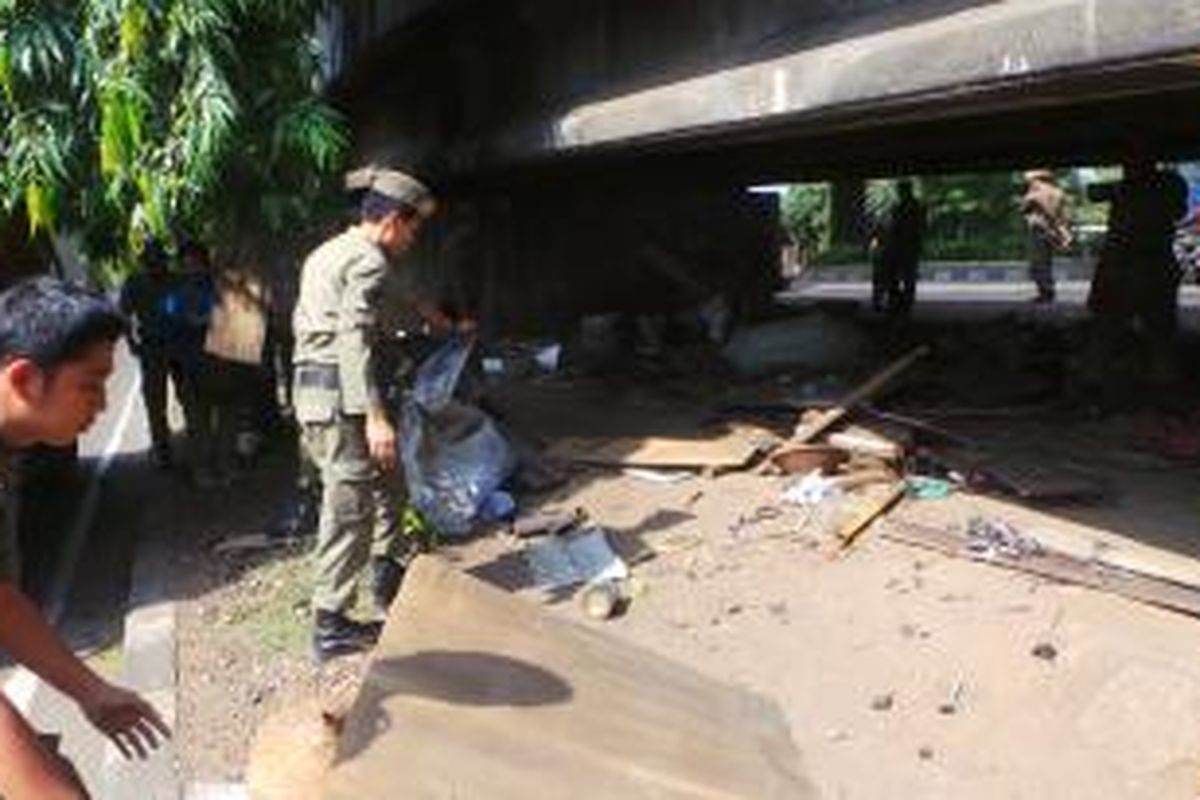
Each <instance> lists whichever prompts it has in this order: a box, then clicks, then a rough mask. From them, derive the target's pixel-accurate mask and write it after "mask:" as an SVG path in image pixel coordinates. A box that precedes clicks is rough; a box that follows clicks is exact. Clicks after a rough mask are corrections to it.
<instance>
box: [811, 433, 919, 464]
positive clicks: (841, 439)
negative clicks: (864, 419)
mask: <svg viewBox="0 0 1200 800" xmlns="http://www.w3.org/2000/svg"><path fill="white" fill-rule="evenodd" d="M829 444H831V445H832V446H834V447H836V448H839V449H841V450H844V451H846V452H848V453H854V454H857V455H865V456H874V457H875V458H882V459H884V460H885V461H899V460H900V459H901V458H903V457H904V446H903V445H902V444H901V443H900V442H896V441H893V440H892V439H889V438H888V437H886V436H884V435H882V434H879V433H876V432H875V431H872V430H869V429H867V428H863V427H861V426H857V425H854V426H851V427H850V428H847V429H846V430H844V431H839V432H837V433H831V434H830V435H829Z"/></svg>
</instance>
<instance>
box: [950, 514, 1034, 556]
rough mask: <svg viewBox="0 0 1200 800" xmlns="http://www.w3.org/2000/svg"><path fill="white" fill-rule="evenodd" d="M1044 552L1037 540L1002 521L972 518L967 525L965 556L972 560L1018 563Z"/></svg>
mask: <svg viewBox="0 0 1200 800" xmlns="http://www.w3.org/2000/svg"><path fill="white" fill-rule="evenodd" d="M1044 552H1045V550H1044V549H1043V547H1042V545H1041V543H1040V542H1039V541H1038V540H1037V539H1035V538H1034V537H1032V536H1027V535H1025V534H1023V533H1021V532H1020V531H1018V530H1017V529H1016V528H1015V527H1014V526H1013V525H1011V524H1010V523H1008V522H1006V521H1004V520H1002V519H985V518H983V517H973V518H972V519H971V521H970V522H968V523H967V554H968V555H970V556H971V557H972V558H976V559H979V560H980V561H993V560H995V559H997V558H1000V557H1004V558H1007V559H1012V560H1017V561H1019V560H1022V559H1026V558H1030V557H1033V556H1040V555H1042V554H1043V553H1044Z"/></svg>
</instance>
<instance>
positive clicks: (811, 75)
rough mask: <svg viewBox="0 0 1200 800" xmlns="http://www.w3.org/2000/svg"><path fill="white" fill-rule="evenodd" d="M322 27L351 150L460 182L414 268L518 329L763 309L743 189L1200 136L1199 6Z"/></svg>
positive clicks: (371, 16)
mask: <svg viewBox="0 0 1200 800" xmlns="http://www.w3.org/2000/svg"><path fill="white" fill-rule="evenodd" d="M331 29H332V30H333V31H334V33H335V36H336V42H337V47H335V48H334V51H333V58H332V63H331V68H332V71H333V73H334V76H335V78H334V81H333V84H332V90H333V95H334V97H335V98H336V99H337V100H338V101H339V102H340V103H341V104H342V106H343V107H344V108H345V109H346V111H347V112H348V114H349V115H350V118H351V120H352V122H353V125H354V130H355V142H356V148H357V152H358V155H359V157H360V158H362V159H373V160H379V161H384V162H391V163H400V164H406V165H409V166H410V167H412V168H414V169H416V170H418V171H420V172H423V173H424V174H426V175H428V176H430V177H431V179H432V180H434V181H435V183H437V184H438V185H439V187H440V188H441V189H442V191H443V192H445V193H447V194H448V195H449V196H450V197H452V198H453V199H454V202H453V203H452V204H451V206H450V209H451V210H450V213H449V214H448V215H447V216H446V218H445V220H444V224H443V225H442V231H441V235H440V236H437V237H434V239H433V240H432V241H431V243H430V246H429V247H428V251H427V252H426V253H425V254H423V257H422V259H421V262H422V268H423V270H424V271H426V272H427V273H428V274H438V275H440V276H443V277H444V276H451V277H450V281H451V282H452V283H453V284H455V285H456V287H457V288H453V291H452V292H451V293H452V294H454V295H455V296H456V297H457V299H458V302H460V303H464V304H469V305H473V306H476V307H477V310H479V311H480V312H482V313H484V314H485V316H488V317H489V318H493V319H495V320H496V321H497V322H498V323H499V324H501V325H503V326H505V327H507V325H508V324H510V323H511V322H513V321H514V320H516V319H518V318H519V319H522V320H526V321H527V320H529V319H531V318H533V319H539V320H553V319H560V318H561V319H563V320H564V321H565V320H566V319H567V318H569V317H571V316H573V315H576V314H578V313H580V312H582V311H587V310H598V309H600V308H602V307H605V306H612V305H613V304H618V305H625V306H628V305H630V303H631V302H632V303H633V304H635V305H636V304H639V303H642V304H644V303H646V302H648V301H647V298H650V297H654V298H657V299H656V300H655V301H654V302H663V303H666V304H668V305H669V304H671V303H673V302H690V301H693V300H694V299H695V297H694V295H695V294H697V293H699V294H707V293H710V292H714V291H732V292H733V293H734V294H736V295H737V302H736V304H737V305H738V307H739V308H741V309H742V310H744V311H746V312H750V313H752V312H753V310H754V309H755V308H756V307H761V305H762V303H763V301H764V298H765V297H766V296H767V294H769V289H770V287H771V282H772V273H773V271H774V270H775V267H776V260H775V255H774V253H775V252H776V244H777V242H776V241H775V237H776V233H775V227H776V226H775V225H774V222H773V219H774V210H773V209H772V208H771V203H770V201H769V200H767V199H763V198H761V197H753V196H750V195H748V194H747V193H746V192H745V191H744V188H745V187H746V186H747V185H751V184H755V183H765V182H777V181H798V180H812V179H826V178H847V177H871V176H885V175H898V174H906V173H926V174H928V173H934V172H948V171H956V170H980V169H991V168H1017V169H1019V168H1024V167H1028V166H1031V165H1048V164H1060V165H1078V164H1096V163H1106V162H1108V163H1111V162H1114V161H1118V160H1119V159H1120V156H1121V153H1122V151H1123V149H1124V148H1125V147H1126V146H1127V145H1128V144H1129V143H1130V142H1131V141H1132V140H1133V139H1135V138H1137V139H1140V140H1142V141H1147V142H1150V143H1151V144H1152V145H1153V146H1155V147H1157V148H1158V149H1159V151H1160V152H1161V154H1162V155H1163V156H1164V157H1171V158H1182V157H1187V156H1191V155H1194V154H1196V153H1198V152H1200V113H1198V112H1200V6H1198V5H1197V4H1196V3H1195V2H1193V1H1192V0H1155V2H1145V1H1144V0H823V1H822V2H812V3H795V2H788V1H787V0H656V2H653V3H647V2H637V0H605V1H604V2H564V1H563V0H508V1H506V0H497V1H493V2H488V3H481V2H471V0H445V1H444V2H435V1H433V0H392V1H391V2H386V0H375V1H374V2H365V1H364V2H349V3H346V4H344V5H343V6H342V8H341V10H340V11H339V12H338V14H337V15H335V18H334V25H333V26H332V28H331ZM684 274H686V275H687V276H690V277H689V278H688V279H687V280H682V281H681V280H680V279H679V278H680V277H681V276H683V275H684ZM648 276H650V277H648ZM471 287H474V288H471ZM505 287H520V288H521V290H522V291H521V295H522V296H521V297H520V298H519V299H517V298H514V297H512V294H513V292H511V291H509V290H507V289H506V288H505ZM670 287H673V288H670ZM621 298H624V299H623V300H622V299H621Z"/></svg>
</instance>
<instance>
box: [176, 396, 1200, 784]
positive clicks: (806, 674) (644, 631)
mask: <svg viewBox="0 0 1200 800" xmlns="http://www.w3.org/2000/svg"><path fill="white" fill-rule="evenodd" d="M540 391H541V392H542V394H543V399H545V396H549V398H550V404H551V406H553V407H554V408H557V409H558V410H559V411H558V415H557V416H556V415H555V414H554V413H549V412H547V410H546V408H545V407H544V406H540V405H539V404H538V403H537V402H530V401H529V398H528V397H525V398H524V399H523V401H521V402H518V403H517V405H522V404H523V406H524V408H525V412H526V414H525V417H524V418H522V416H521V414H519V413H517V414H510V415H509V421H510V423H512V424H514V425H517V426H518V427H519V428H520V429H521V430H522V431H523V432H526V433H532V435H534V436H536V437H537V438H538V439H539V440H540V441H542V442H545V441H548V440H550V439H551V438H552V437H553V436H555V435H559V434H561V433H563V432H564V431H566V429H568V428H569V427H570V423H571V422H572V421H574V422H575V423H580V422H581V420H582V421H583V424H585V426H591V427H592V428H593V430H596V431H599V430H601V429H607V431H606V432H613V431H614V429H615V428H616V427H618V426H616V425H615V423H614V420H613V417H614V414H613V409H614V407H616V406H617V405H618V404H621V405H624V406H635V407H637V409H638V414H639V416H640V421H641V422H642V423H644V424H645V425H646V426H648V427H650V428H655V427H657V428H658V429H659V430H670V429H677V428H684V427H687V426H688V425H690V424H693V423H694V421H695V420H697V419H701V418H702V417H703V416H704V413H703V409H691V410H688V409H687V408H686V407H685V406H684V405H683V403H684V398H683V397H682V396H679V395H677V396H666V397H664V396H662V395H661V394H660V395H659V396H658V397H655V398H650V397H647V396H645V395H644V394H643V393H640V392H636V391H635V392H633V393H626V392H617V391H615V390H613V389H612V387H604V386H588V385H575V386H571V385H570V384H569V383H564V384H561V385H555V384H548V385H546V386H543V387H540ZM689 394H692V395H694V394H695V392H694V391H693V392H690V393H689ZM668 395H669V393H668ZM510 399H511V398H510ZM513 410H514V409H513V408H512V407H509V408H508V411H510V412H511V411H513ZM567 418H571V419H567ZM600 418H604V419H605V420H606V422H601V421H599V420H600ZM589 420H590V421H589ZM1137 428H1138V424H1137V423H1136V422H1134V421H1128V420H1126V421H1121V420H1118V421H1116V422H1114V421H1112V420H1108V421H1105V422H1094V421H1089V420H1088V419H1086V418H1082V417H1080V418H1075V419H1064V418H1061V417H1056V418H1036V417H1034V418H1026V419H1024V420H1014V419H1001V420H999V421H997V420H991V421H988V422H982V423H981V422H972V423H961V424H960V425H959V427H957V428H956V429H955V431H956V433H960V434H962V435H964V436H968V435H969V436H973V437H978V438H986V439H989V440H992V441H998V440H1003V442H1004V445H1005V447H1007V448H1009V449H1010V450H1012V449H1015V450H1019V451H1021V452H1023V453H1026V454H1028V455H1031V456H1032V457H1037V458H1041V459H1043V460H1046V461H1054V462H1055V463H1060V462H1061V463H1064V464H1071V465H1075V466H1076V467H1080V466H1082V467H1084V468H1086V469H1088V470H1090V472H1091V473H1092V474H1093V475H1096V476H1098V477H1099V478H1100V479H1102V482H1103V483H1104V485H1105V486H1106V487H1108V497H1109V499H1108V500H1106V501H1105V502H1103V503H1100V504H1098V505H1091V506H1072V507H1066V508H1062V509H1055V510H1051V511H1048V512H1045V513H1042V512H1037V511H1031V510H1029V509H1027V508H1023V507H1020V506H1018V505H1016V504H1014V503H1009V502H1006V501H1000V500H996V499H993V498H982V497H977V496H975V495H972V494H969V493H960V494H956V495H952V496H951V497H949V498H947V499H943V500H924V501H922V500H915V499H905V500H904V501H902V503H901V505H900V506H899V507H898V508H896V509H895V510H893V511H892V512H891V514H890V515H889V522H891V523H894V522H896V521H903V520H917V521H922V520H924V521H928V520H931V519H934V520H940V521H943V522H944V521H947V520H950V521H957V522H960V523H961V522H962V521H965V520H967V519H969V518H971V517H974V516H985V517H988V518H991V519H1002V520H1004V521H1007V522H1010V523H1012V524H1014V525H1018V526H1019V527H1020V528H1021V529H1022V530H1027V531H1038V530H1047V531H1049V530H1051V529H1057V528H1069V529H1070V530H1071V531H1074V532H1075V533H1077V534H1079V535H1082V536H1085V537H1086V536H1094V537H1095V539H1096V541H1097V542H1102V543H1103V546H1104V547H1126V546H1127V547H1129V548H1133V549H1135V550H1136V549H1137V548H1138V547H1139V545H1137V544H1136V543H1128V542H1126V541H1125V540H1124V539H1121V538H1119V537H1120V535H1121V534H1125V535H1131V536H1135V537H1136V538H1138V539H1140V540H1142V541H1144V542H1147V543H1150V544H1153V545H1155V546H1158V547H1164V548H1168V549H1170V550H1172V551H1174V552H1175V553H1176V554H1178V555H1179V556H1194V555H1196V550H1197V545H1196V540H1195V536H1196V533H1197V531H1198V528H1197V524H1196V516H1197V513H1198V512H1200V505H1198V504H1197V501H1196V500H1195V498H1196V496H1197V495H1196V492H1195V489H1196V486H1197V483H1198V480H1200V472H1198V471H1197V470H1196V469H1194V468H1184V467H1179V466H1175V465H1172V464H1170V463H1167V462H1163V461H1161V460H1158V459H1157V458H1155V457H1150V456H1145V455H1144V454H1141V453H1139V452H1137V451H1135V450H1133V449H1132V447H1131V442H1132V441H1134V439H1135V438H1136V431H1137ZM287 473H288V465H287V460H286V459H285V458H283V457H276V458H274V459H272V460H270V461H269V462H268V463H267V464H266V465H265V468H264V469H262V470H260V471H259V472H258V473H257V474H256V475H255V476H253V477H252V478H251V479H250V481H248V482H247V483H244V484H242V485H240V486H237V487H235V488H234V489H232V490H231V491H230V492H229V493H220V494H215V495H202V496H198V497H197V496H192V495H189V499H188V502H189V503H190V504H191V505H189V506H187V507H188V508H190V509H194V513H191V512H189V513H188V515H187V517H186V519H180V520H178V521H177V524H178V525H179V532H180V539H179V542H180V549H179V554H178V558H177V561H176V567H177V575H176V576H175V577H176V581H177V583H176V585H177V589H178V596H179V597H180V598H182V599H183V604H182V611H181V616H180V676H181V698H180V706H179V708H180V711H179V717H180V723H179V727H180V736H179V741H180V742H182V743H183V745H184V746H183V748H182V759H183V763H184V768H185V775H186V777H187V778H188V779H189V780H210V781H211V780H234V779H237V778H238V777H239V776H240V775H241V772H242V770H243V769H244V761H245V754H246V751H247V747H248V742H249V737H250V735H251V733H252V731H253V727H254V725H255V724H256V722H257V720H259V719H260V718H261V717H262V715H263V714H264V713H265V711H266V709H269V708H271V707H273V706H274V705H275V704H278V703H286V702H287V701H288V699H289V698H293V697H296V696H300V695H305V694H308V693H311V692H312V691H314V690H315V691H322V692H329V691H333V690H335V689H336V688H338V687H343V686H345V684H346V683H347V682H348V681H353V680H354V678H355V675H356V674H357V673H358V671H359V670H361V668H362V664H361V663H354V662H350V663H343V664H342V665H341V666H339V667H338V668H336V669H335V670H333V671H330V672H326V673H320V672H318V671H316V670H314V669H313V667H312V666H311V664H310V662H309V661H308V653H307V639H306V634H307V621H308V614H309V610H308V607H307V602H306V599H305V596H306V587H307V582H306V574H307V573H306V569H307V565H306V563H305V553H304V551H303V549H302V548H301V549H295V550H286V551H269V552H266V553H255V554H238V555H232V556H229V555H216V554H214V552H213V549H212V548H213V546H214V545H215V543H216V542H217V541H219V540H221V539H223V538H225V537H228V536H233V535H238V534H243V533H251V532H254V531H259V530H262V529H263V527H264V526H265V525H266V524H267V521H268V520H269V518H270V514H271V512H272V511H273V510H274V507H275V503H276V502H277V500H278V498H279V497H281V496H282V494H283V492H284V491H285V489H286V484H287ZM788 480H789V479H788V478H785V477H776V476H767V475H762V474H756V473H754V472H736V473H732V474H728V475H724V476H721V477H715V478H713V477H703V476H700V475H696V476H693V477H691V478H688V479H686V480H684V481H682V482H679V483H673V484H662V483H655V482H651V481H647V480H645V479H644V478H641V477H637V476H633V475H629V474H625V473H622V472H621V471H619V470H604V469H592V468H574V469H572V470H571V472H570V478H569V481H568V483H567V484H566V485H565V486H563V487H561V488H559V489H557V490H554V491H552V492H550V493H548V494H545V495H542V496H530V495H525V496H522V497H521V498H520V500H521V508H522V511H533V510H537V509H539V508H551V507H553V508H576V507H578V508H583V509H586V511H587V513H588V515H589V518H590V520H591V521H592V522H593V523H594V524H596V525H599V526H602V527H603V528H604V529H605V530H607V531H608V532H609V533H610V540H611V542H612V544H613V545H614V547H615V548H616V549H617V550H618V551H619V552H620V553H621V554H622V555H623V556H624V557H625V558H626V560H627V561H628V562H629V563H630V564H631V565H632V568H633V578H632V580H631V582H630V594H631V598H632V599H631V602H630V605H629V607H628V609H627V610H626V612H625V613H624V614H623V615H621V616H620V617H618V618H615V619H612V620H609V621H605V622H597V621H594V620H589V619H587V618H586V617H585V615H584V614H583V613H582V610H581V609H580V607H579V604H578V603H577V602H576V601H575V599H574V598H573V597H572V596H570V595H563V594H562V593H555V594H552V595H549V594H547V593H545V592H543V591H542V590H541V589H539V588H538V587H536V586H534V585H532V577H531V574H530V572H529V570H528V569H527V567H526V566H525V562H524V559H523V557H522V554H521V552H520V551H521V549H522V548H523V547H524V546H525V545H524V543H522V542H519V541H517V540H514V539H512V538H510V537H508V536H507V535H503V534H500V533H496V532H494V533H491V534H487V535H483V536H480V537H478V538H476V539H474V540H472V541H470V542H467V543H461V544H453V545H450V546H448V547H446V548H445V549H444V552H445V553H446V554H447V555H448V556H449V557H450V558H452V559H453V560H454V561H455V562H456V563H458V564H459V565H460V566H461V567H462V568H463V569H464V570H466V571H468V572H469V573H470V574H472V575H474V576H476V577H478V578H480V579H482V580H487V581H490V582H493V583H496V584H498V585H501V586H503V587H505V588H507V589H509V590H511V591H514V592H517V593H518V594H520V595H522V596H525V597H527V598H528V599H529V600H530V601H531V602H534V603H539V604H543V605H545V606H546V608H547V609H548V610H549V611H550V613H555V614H560V615H564V616H566V617H568V618H570V619H574V620H577V621H578V622H580V623H581V624H585V625H591V626H594V627H597V628H601V629H603V630H605V631H607V632H609V633H610V634H612V635H614V636H616V637H619V638H623V639H627V640H630V641H633V642H637V643H639V644H641V645H644V646H646V647H648V648H650V649H652V650H654V651H657V652H659V653H661V654H663V655H666V656H669V657H671V658H674V659H677V660H678V661H679V662H680V663H683V664H687V665H689V666H691V667H693V668H696V669H698V670H700V671H702V672H705V673H707V674H709V675H711V676H714V677H717V678H719V679H722V680H725V681H728V682H731V683H734V684H738V685H742V686H746V687H749V688H751V689H753V690H755V691H757V692H759V693H761V694H763V695H764V696H766V697H769V698H771V699H773V700H774V701H775V702H777V703H778V704H779V706H780V707H781V708H782V709H783V711H784V713H785V715H786V717H787V719H788V720H789V722H790V725H791V728H792V734H793V736H794V738H795V740H796V742H797V744H798V746H799V748H800V750H801V752H802V753H803V758H804V762H805V768H806V769H807V771H808V773H809V774H810V776H811V777H812V778H813V780H814V781H815V782H816V784H817V785H818V786H819V787H820V788H821V790H822V796H824V797H829V798H863V799H864V800H877V799H878V798H885V797H903V798H921V799H925V798H930V799H932V798H947V799H949V798H962V797H971V798H984V799H987V798H1045V797H1050V796H1056V795H1057V796H1063V797H1071V798H1085V799H1086V800H1093V799H1094V800H1108V798H1112V799H1113V800H1116V799H1117V798H1121V799H1122V800H1126V799H1130V798H1132V799H1133V800H1141V799H1142V798H1144V799H1145V800H1151V799H1153V800H1176V799H1178V800H1185V799H1186V800H1194V799H1195V798H1197V797H1200V662H1198V661H1197V660H1196V659H1195V653H1196V652H1198V651H1200V650H1198V648H1200V625H1198V624H1197V622H1196V620H1195V619H1193V618H1190V617H1187V616H1184V615H1182V614H1178V613H1174V612H1169V611H1164V610H1159V609H1156V608H1152V607H1150V606H1147V605H1144V604H1140V603H1136V602H1132V601H1129V600H1126V599H1123V598H1121V597H1117V596H1113V595H1110V594H1105V593H1103V592H1100V591H1095V590H1089V589H1083V588H1078V587H1073V586H1068V585H1063V584H1059V583H1055V582H1051V581H1048V580H1045V579H1042V578H1038V577H1034V576H1031V575H1029V574H1025V573H1020V572H1013V571H1007V570H1004V569H1000V568H998V567H995V566H992V565H988V564H981V563H977V562H972V561H967V560H962V559H955V558H949V557H945V556H942V555H939V554H936V553H933V552H931V551H928V550H921V549H916V548H913V547H909V546H905V545H900V544H896V543H893V542H891V541H888V540H885V539H884V538H883V536H882V535H881V534H882V532H883V529H882V527H881V526H875V527H874V528H872V529H870V530H868V531H867V533H866V534H865V535H864V536H863V537H862V538H861V540H860V541H859V542H858V544H857V545H856V546H855V547H853V548H852V549H851V550H850V551H848V552H846V553H841V554H839V553H837V552H836V548H835V547H833V545H832V544H831V542H830V540H829V535H828V532H827V524H826V523H825V522H824V521H823V520H822V519H821V517H820V515H819V514H818V515H813V514H810V513H808V512H806V511H805V510H803V509H799V508H795V507H790V506H787V505H785V504H783V503H781V502H780V497H781V494H782V491H783V489H784V487H785V486H786V484H787V482H788ZM231 512H235V513H232V516H233V517H234V518H235V519H234V521H233V522H231V521H230V517H231ZM886 524H889V523H887V522H885V523H882V524H881V525H886ZM1099 546H1100V545H1097V547H1099ZM1186 568H1187V567H1186V566H1185V567H1184V569H1186Z"/></svg>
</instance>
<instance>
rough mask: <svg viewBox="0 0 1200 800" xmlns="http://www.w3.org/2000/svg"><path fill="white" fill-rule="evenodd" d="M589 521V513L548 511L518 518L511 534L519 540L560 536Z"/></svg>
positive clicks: (562, 510) (512, 526) (511, 529)
mask: <svg viewBox="0 0 1200 800" xmlns="http://www.w3.org/2000/svg"><path fill="white" fill-rule="evenodd" d="M585 520H587V512H586V511H584V510H583V509H582V508H576V509H547V510H545V511H538V512H536V513H533V514H529V515H526V516H523V517H518V518H516V519H514V520H513V521H512V523H511V524H510V525H509V529H508V530H509V533H511V534H512V535H513V536H515V537H517V538H518V539H526V538H529V537H531V536H542V535H546V536H558V535H559V534H561V533H564V532H565V531H568V530H570V529H571V528H574V527H576V526H578V525H582V524H583V523H584V521H585Z"/></svg>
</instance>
